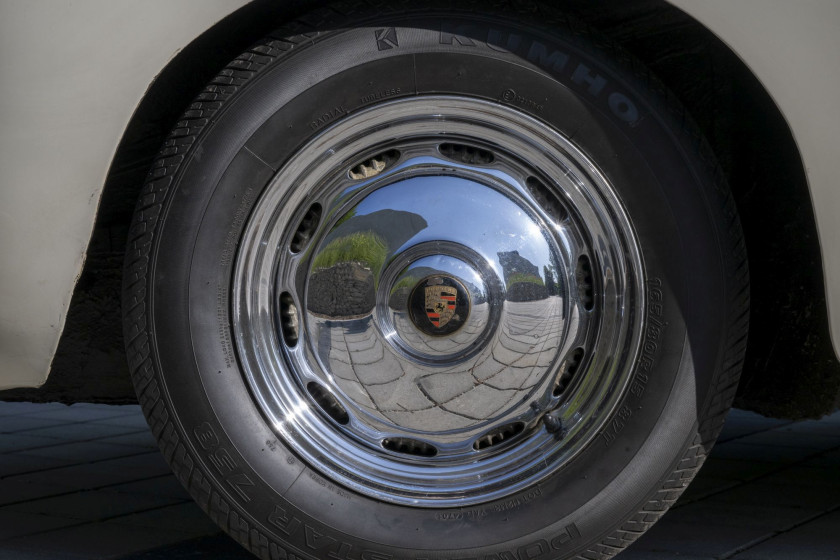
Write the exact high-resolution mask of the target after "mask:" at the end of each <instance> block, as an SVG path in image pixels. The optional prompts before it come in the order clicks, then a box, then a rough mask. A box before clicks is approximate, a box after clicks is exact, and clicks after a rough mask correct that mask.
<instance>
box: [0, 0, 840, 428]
mask: <svg viewBox="0 0 840 560" xmlns="http://www.w3.org/2000/svg"><path fill="white" fill-rule="evenodd" d="M289 4H293V5H289ZM325 4H327V2H324V1H321V0H316V1H311V2H296V3H278V2H274V1H272V0H257V1H255V2H252V3H250V4H248V5H246V6H245V7H243V8H241V9H240V10H238V11H236V12H234V13H233V14H231V15H230V16H228V17H227V18H225V19H224V20H222V21H220V22H219V23H218V24H216V25H215V26H213V27H212V28H210V29H209V30H207V31H206V32H205V33H204V34H202V35H201V36H200V37H198V38H197V39H196V40H195V41H193V42H192V43H191V44H189V45H188V46H187V47H185V48H184V49H183V51H181V52H180V53H179V54H178V56H176V57H175V58H174V59H173V60H172V61H171V62H170V64H169V65H168V66H167V67H166V68H164V69H163V70H162V72H161V73H160V75H159V76H158V77H157V79H156V80H155V82H154V83H153V84H151V86H150V88H149V90H148V92H147V94H146V96H145V97H144V99H143V101H142V102H141V103H140V105H139V106H138V108H137V110H136V112H135V114H134V116H133V117H132V119H131V122H130V123H129V125H128V127H127V129H126V131H125V134H124V136H123V138H122V140H121V142H120V145H119V147H118V149H117V152H116V155H115V157H114V160H113V162H112V165H111V168H110V171H109V174H108V177H107V180H106V184H105V188H104V191H103V196H102V199H101V203H100V207H99V212H98V215H97V219H96V224H95V227H94V232H93V236H92V238H91V242H90V245H89V248H88V253H87V262H86V264H85V268H84V271H83V273H82V276H81V278H80V280H79V283H78V285H77V287H76V291H75V293H74V296H73V300H72V302H71V306H70V310H69V312H68V318H67V323H66V326H65V330H64V333H63V334H62V339H61V342H60V344H59V349H58V353H57V355H56V357H55V359H54V361H53V367H52V371H51V374H50V378H49V380H48V382H47V384H46V385H45V386H44V387H42V388H41V389H38V390H32V389H18V390H14V391H7V392H4V393H0V398H4V399H28V400H40V401H44V400H62V401H65V402H72V401H94V402H130V401H132V400H133V399H134V396H133V389H132V388H131V385H130V382H129V380H128V375H127V373H126V371H127V370H126V366H125V361H124V358H122V352H123V349H122V345H123V340H122V336H121V335H120V333H121V332H122V328H121V315H120V310H119V301H120V283H121V275H122V255H123V252H124V247H125V243H126V238H127V232H128V226H129V223H130V221H131V216H132V212H133V209H134V205H135V202H136V199H137V196H138V193H139V191H140V188H141V187H142V184H143V181H144V178H145V175H146V172H147V170H148V168H149V166H150V165H151V163H152V160H153V158H154V157H155V155H156V153H157V151H158V149H159V148H160V146H161V144H162V142H163V140H164V139H165V137H166V135H167V133H168V131H169V130H170V129H171V128H172V127H173V126H174V124H175V122H176V121H177V119H178V117H179V116H180V114H181V113H182V112H183V111H184V110H186V108H187V107H188V106H189V104H190V102H191V101H192V100H193V98H194V97H195V96H196V95H197V94H198V93H199V92H200V91H201V89H202V87H203V86H204V84H205V83H206V82H208V81H209V80H210V79H212V77H213V76H215V75H216V74H217V73H218V71H219V70H221V69H222V68H223V67H224V66H225V65H226V64H227V62H229V61H230V60H231V59H233V58H234V57H235V56H236V55H238V54H239V53H240V52H242V51H243V50H245V49H246V48H247V47H248V45H249V44H251V43H253V42H254V41H256V40H258V39H259V38H260V37H262V36H264V35H266V34H267V33H269V32H270V31H271V30H272V29H274V28H275V27H277V26H279V25H280V24H281V23H283V22H285V21H289V20H291V19H293V18H295V17H298V16H300V15H301V14H303V13H305V12H308V11H310V10H313V9H316V8H318V7H320V6H322V5H325ZM546 4H549V2H547V0H546ZM551 4H552V5H554V6H555V7H557V5H556V4H555V3H551ZM561 4H562V5H561V6H560V8H561V9H563V10H564V11H566V12H568V13H569V14H570V15H572V16H574V17H577V18H578V19H580V20H582V21H584V22H585V23H586V24H588V25H591V26H592V27H594V28H596V29H598V30H599V31H600V32H601V33H602V34H604V35H606V36H607V37H609V38H610V39H612V40H613V41H615V42H617V43H618V44H619V45H621V46H622V47H623V48H624V49H625V50H627V51H629V52H630V53H632V54H633V55H635V56H636V57H637V58H638V59H640V60H641V61H642V62H643V63H644V64H645V65H646V66H647V67H649V68H650V69H651V70H652V71H653V73H654V74H656V75H657V76H658V77H659V78H660V79H661V80H662V81H663V82H664V83H665V84H666V85H667V86H668V87H669V88H670V89H671V90H672V91H673V92H674V93H675V94H676V95H677V97H678V98H679V99H680V101H681V102H682V103H683V105H685V106H686V108H687V109H688V111H689V113H690V114H691V115H692V116H693V118H694V119H695V120H696V121H697V123H698V124H699V127H700V129H701V130H702V131H703V132H704V134H705V136H706V137H707V139H708V141H709V143H710V144H711V146H712V148H713V150H714V152H715V154H716V155H717V157H718V159H719V161H720V163H721V166H722V168H723V170H724V172H725V174H726V175H727V179H728V181H729V183H730V185H731V187H732V189H733V192H734V195H735V200H736V204H737V206H738V210H739V213H740V215H741V220H742V223H743V227H744V231H745V236H746V242H747V251H748V255H749V263H750V268H751V271H752V274H751V276H752V278H753V280H752V286H751V290H752V308H751V325H752V326H751V330H750V334H749V339H748V343H747V344H748V346H747V357H746V363H745V368H744V374H743V377H742V381H741V385H740V387H739V393H738V400H737V401H736V404H737V405H739V406H742V407H745V408H750V409H752V410H756V411H758V412H761V413H764V414H768V415H777V416H788V417H804V416H814V415H819V414H822V413H824V412H827V411H828V410H830V409H831V408H833V407H834V401H835V397H836V396H837V393H838V385H840V375H838V363H837V360H836V358H835V356H834V352H833V349H832V347H831V343H830V338H829V335H828V321H827V312H826V304H825V290H824V280H823V275H822V261H821V256H820V251H819V242H818V239H817V233H816V225H815V220H814V215H813V209H812V205H811V200H810V195H809V192H808V186H807V180H806V177H805V172H804V169H803V166H802V161H801V158H800V156H799V153H798V150H797V147H796V144H795V142H794V140H793V137H792V134H791V131H790V129H789V127H788V126H787V123H786V122H785V120H784V118H783V116H782V115H781V113H780V112H779V110H778V108H777V107H776V106H775V104H774V102H773V101H772V99H771V98H770V96H769V95H768V94H767V92H766V91H765V90H764V88H763V87H762V86H761V84H759V82H758V80H757V79H756V78H755V77H754V76H753V74H752V73H751V72H750V71H749V69H748V68H747V67H746V66H745V65H744V64H743V63H742V62H741V61H740V60H739V59H738V57H737V56H736V55H735V54H734V53H733V52H732V51H731V50H729V48H728V47H727V46H726V45H724V44H723V43H722V42H721V41H720V40H719V39H717V38H716V37H715V36H714V35H713V34H712V33H711V32H710V31H708V30H707V29H706V28H705V27H703V26H702V25H701V24H699V23H698V22H696V21H695V20H693V19H692V18H691V17H689V16H688V15H686V14H684V13H683V12H681V11H680V10H678V9H676V8H674V7H673V6H671V5H669V4H667V3H666V2H664V1H662V0H633V1H629V2H622V3H615V2H606V1H605V0H596V1H592V0H564V1H563V2H562V3H561ZM686 69H690V70H691V71H690V72H686ZM103 332H108V333H112V334H111V335H109V336H101V334H100V333H103ZM103 364H104V365H105V366H106V367H102V366H103ZM791 371H796V372H797V375H790V374H789V372H791ZM103 377H107V378H108V380H107V382H105V383H103V379H102V378H103ZM832 391H833V392H832Z"/></svg>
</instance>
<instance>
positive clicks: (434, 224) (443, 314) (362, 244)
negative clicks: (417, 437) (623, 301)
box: [307, 167, 568, 444]
mask: <svg viewBox="0 0 840 560" xmlns="http://www.w3.org/2000/svg"><path fill="white" fill-rule="evenodd" d="M435 171H436V172H437V173H438V174H436V175H419V176H416V175H415V176H410V177H408V178H404V179H397V180H396V181H394V182H392V183H390V184H388V185H387V186H384V187H381V188H378V189H376V190H373V191H371V192H369V193H368V194H367V195H366V196H365V197H364V198H362V200H361V201H359V202H358V203H357V204H356V205H355V206H353V207H352V209H351V210H349V211H347V212H346V213H345V214H344V215H343V216H341V217H339V218H338V219H337V220H336V225H335V226H333V228H332V229H331V230H330V231H329V232H328V233H326V235H324V237H323V238H322V240H321V242H320V243H319V244H318V247H317V248H316V250H315V251H314V256H313V260H312V263H313V265H312V267H311V269H312V271H311V277H310V289H309V290H308V294H309V296H308V301H307V311H308V317H307V320H308V323H309V327H310V332H312V333H317V334H316V336H314V337H313V338H312V340H313V342H315V344H314V353H315V355H316V356H317V357H318V360H319V362H320V364H321V365H322V367H323V368H324V370H325V371H326V372H328V374H329V376H330V378H331V379H332V380H333V386H334V388H336V389H338V392H339V393H340V394H343V395H344V396H345V397H346V399H347V402H348V403H350V404H351V405H352V407H354V408H356V409H357V410H358V411H359V412H360V413H361V414H363V415H365V416H368V417H370V416H373V417H375V418H378V419H379V421H380V422H382V423H383V425H384V426H386V427H387V426H390V427H391V429H395V430H398V431H403V430H407V431H409V432H414V433H420V434H423V435H424V436H425V437H430V438H432V440H433V441H436V442H437V443H438V444H445V443H446V441H447V440H450V439H452V440H456V439H458V438H463V437H464V436H463V435H461V436H454V435H453V436H447V435H446V434H447V433H449V434H454V433H457V432H459V431H461V430H464V429H469V428H471V427H474V426H477V425H480V424H483V423H486V422H488V421H492V420H494V419H496V418H498V417H500V416H504V415H505V414H506V413H507V412H508V411H509V410H510V409H512V408H514V407H518V406H522V403H523V402H524V401H526V400H528V399H530V398H532V393H533V392H534V391H535V390H536V389H537V388H538V387H540V386H543V387H544V386H545V383H546V382H548V380H547V376H549V375H551V374H552V373H551V372H552V371H553V370H552V366H553V365H554V361H555V359H556V357H557V354H558V353H559V352H560V348H561V344H562V340H563V337H564V335H565V333H566V326H567V322H568V320H567V318H566V317H565V312H564V298H565V290H564V287H563V285H562V283H561V282H555V281H554V272H553V271H556V270H557V268H558V267H559V265H558V262H560V259H559V258H558V257H557V256H556V255H558V253H559V251H560V248H559V247H558V246H557V244H556V242H555V241H553V240H552V238H551V237H550V236H547V235H545V234H543V232H542V230H541V227H540V225H539V224H538V223H537V221H536V218H534V217H533V216H532V215H531V214H529V213H528V212H527V211H526V210H525V209H524V208H523V206H521V205H520V203H518V202H516V201H515V200H514V199H512V198H511V197H509V196H506V195H505V194H502V193H501V192H500V191H499V190H496V188H494V187H491V186H489V184H482V182H479V181H478V180H474V179H473V177H469V178H467V177H464V176H458V175H455V174H454V173H453V174H450V175H442V174H439V173H441V171H442V169H441V168H439V167H438V168H436V169H435ZM484 179H485V180H487V181H496V180H497V179H498V177H493V178H488V177H485V178H484ZM418 252H419V253H418ZM415 253H418V254H416V255H415ZM550 271H551V272H550ZM326 278H328V280H325V279H326ZM546 281H548V285H549V286H551V287H552V292H551V293H549V290H548V288H547V287H546ZM435 286H436V287H435ZM444 286H445V287H444ZM467 286H470V288H467ZM327 289H334V290H335V293H336V296H335V297H333V298H331V301H333V302H334V304H333V305H332V307H331V306H330V304H328V303H324V302H323V301H322V300H324V299H326V298H324V290H327ZM438 292H446V293H445V294H443V295H441V293H438ZM469 292H472V295H470V293H469ZM341 294H345V296H344V297H343V298H342V296H341ZM444 298H451V300H452V301H451V302H452V304H453V305H452V307H451V308H449V307H448V306H447V303H448V301H445V300H444ZM345 300H353V301H354V302H355V303H354V304H353V305H354V306H351V305H347V304H346V301H345ZM438 300H440V301H438ZM456 303H457V305H455V304H456ZM435 305H438V306H440V310H435V309H433V308H434V306H435ZM377 310H378V311H377ZM386 429H387V428H386Z"/></svg>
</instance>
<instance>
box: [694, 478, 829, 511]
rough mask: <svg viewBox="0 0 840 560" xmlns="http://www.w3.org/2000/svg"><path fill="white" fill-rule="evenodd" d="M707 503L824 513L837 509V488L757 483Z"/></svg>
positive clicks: (711, 498) (719, 495)
mask: <svg viewBox="0 0 840 560" xmlns="http://www.w3.org/2000/svg"><path fill="white" fill-rule="evenodd" d="M708 499H709V500H711V501H715V502H722V503H729V504H749V505H751V506H753V507H755V508H756V510H761V509H762V508H764V507H768V506H786V507H804V506H803V505H804V504H807V507H808V508H810V509H815V510H820V511H827V510H829V509H831V508H833V507H835V506H838V505H840V488H825V487H821V486H808V485H801V484H774V483H770V482H764V481H757V482H748V483H746V484H744V485H741V486H738V487H736V488H732V489H731V490H729V491H727V492H725V493H721V494H715V495H713V496H711V497H709V498H708Z"/></svg>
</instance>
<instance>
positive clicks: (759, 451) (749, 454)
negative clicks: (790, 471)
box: [714, 440, 819, 464]
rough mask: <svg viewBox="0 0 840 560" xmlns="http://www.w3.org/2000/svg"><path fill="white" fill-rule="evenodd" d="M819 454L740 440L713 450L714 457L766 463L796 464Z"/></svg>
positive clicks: (800, 448) (805, 448)
mask: <svg viewBox="0 0 840 560" xmlns="http://www.w3.org/2000/svg"><path fill="white" fill-rule="evenodd" d="M818 453H819V450H816V449H809V448H807V447H791V446H785V445H759V444H749V443H741V442H740V440H735V441H731V442H726V443H722V444H719V445H716V446H715V448H714V455H715V457H721V458H726V459H738V460H745V461H764V462H767V463H782V464H785V463H797V462H799V461H803V460H805V459H807V458H809V457H813V456H815V455H817V454H818Z"/></svg>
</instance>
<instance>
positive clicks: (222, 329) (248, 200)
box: [216, 187, 257, 369]
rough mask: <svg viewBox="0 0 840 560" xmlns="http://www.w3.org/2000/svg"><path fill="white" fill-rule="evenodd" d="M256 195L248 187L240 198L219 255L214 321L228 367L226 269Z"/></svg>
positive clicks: (230, 364)
mask: <svg viewBox="0 0 840 560" xmlns="http://www.w3.org/2000/svg"><path fill="white" fill-rule="evenodd" d="M256 197H257V195H256V192H255V191H254V189H253V187H248V189H247V190H246V191H245V193H244V194H243V195H242V198H241V199H240V201H239V207H238V208H237V209H236V213H235V214H234V215H233V222H231V226H230V229H228V233H227V236H226V237H225V244H224V248H223V249H222V254H221V256H220V257H219V265H220V266H221V267H222V273H221V278H220V279H219V282H218V284H217V286H216V323H217V324H218V325H219V341H220V343H221V348H222V353H223V354H224V360H225V367H226V368H227V369H230V368H231V367H233V362H234V355H233V343H232V339H231V335H230V325H229V321H228V280H227V277H228V274H227V271H226V269H228V268H230V266H231V263H232V262H233V256H234V255H235V254H236V246H237V240H238V239H239V236H240V234H241V231H242V225H243V224H244V223H245V219H246V218H247V217H248V212H250V210H251V206H253V204H254V200H255V199H256Z"/></svg>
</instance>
